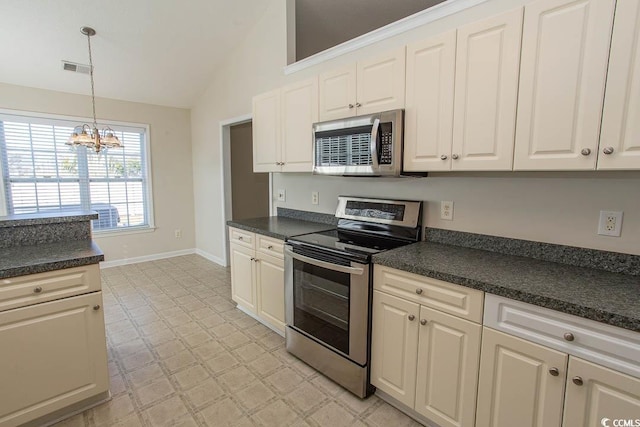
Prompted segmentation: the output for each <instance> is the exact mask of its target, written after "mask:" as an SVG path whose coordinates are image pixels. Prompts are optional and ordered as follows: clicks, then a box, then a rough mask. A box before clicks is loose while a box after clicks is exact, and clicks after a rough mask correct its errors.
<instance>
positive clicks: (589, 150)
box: [580, 148, 591, 156]
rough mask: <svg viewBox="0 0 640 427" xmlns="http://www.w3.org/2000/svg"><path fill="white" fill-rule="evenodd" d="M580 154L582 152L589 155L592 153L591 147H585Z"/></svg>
mask: <svg viewBox="0 0 640 427" xmlns="http://www.w3.org/2000/svg"><path fill="white" fill-rule="evenodd" d="M580 154H582V155H583V156H588V155H589V154H591V148H583V149H582V150H581V151H580Z"/></svg>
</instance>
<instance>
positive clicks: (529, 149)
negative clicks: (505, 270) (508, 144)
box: [514, 0, 615, 170]
mask: <svg viewBox="0 0 640 427" xmlns="http://www.w3.org/2000/svg"><path fill="white" fill-rule="evenodd" d="M614 6H615V0H539V1H536V2H533V3H530V4H527V5H526V6H525V14H524V15H525V16H524V30H523V36H522V62H521V72H520V91H519V95H518V124H517V129H516V148H515V156H514V169H516V170H576V169H594V168H595V166H596V157H597V155H596V152H597V150H598V138H599V134H600V123H601V119H602V103H603V97H604V85H605V80H606V77H607V60H608V56H609V42H610V39H611V26H612V22H613V9H614ZM583 153H584V154H583Z"/></svg>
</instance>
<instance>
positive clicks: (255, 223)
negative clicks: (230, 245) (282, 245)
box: [227, 216, 336, 240]
mask: <svg viewBox="0 0 640 427" xmlns="http://www.w3.org/2000/svg"><path fill="white" fill-rule="evenodd" d="M227 225H228V226H229V227H235V228H239V229H242V230H246V231H251V232H253V233H259V234H263V235H265V236H269V237H273V238H276V239H282V240H285V239H287V238H288V237H293V236H299V235H301V234H308V233H317V232H319V231H325V230H333V229H334V228H336V227H335V225H331V224H323V223H319V222H311V221H303V220H300V219H294V218H287V217H282V216H267V217H262V218H250V219H240V220H231V221H227Z"/></svg>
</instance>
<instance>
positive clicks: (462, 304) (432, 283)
mask: <svg viewBox="0 0 640 427" xmlns="http://www.w3.org/2000/svg"><path fill="white" fill-rule="evenodd" d="M373 287H374V289H377V290H379V291H383V292H386V293H388V294H391V295H395V296H398V297H400V298H404V299H408V300H410V301H414V302H417V303H418V304H421V305H424V306H426V307H431V308H435V309H437V310H440V311H443V312H445V313H449V314H453V315H454V316H458V317H462V318H463V319H467V320H471V321H473V322H476V323H481V322H482V303H483V296H484V292H482V291H478V290H476V289H470V288H467V287H464V286H460V285H455V284H453V283H449V282H443V281H442V280H437V279H432V278H429V277H425V276H420V275H417V274H413V273H408V272H406V271H401V270H396V269H393V268H389V267H384V266H381V265H375V266H374V273H373Z"/></svg>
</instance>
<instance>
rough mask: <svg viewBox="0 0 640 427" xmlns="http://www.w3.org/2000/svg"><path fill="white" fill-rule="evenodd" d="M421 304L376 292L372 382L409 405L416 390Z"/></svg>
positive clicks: (374, 294) (374, 295) (412, 402)
mask: <svg viewBox="0 0 640 427" xmlns="http://www.w3.org/2000/svg"><path fill="white" fill-rule="evenodd" d="M419 315H420V306H419V305H418V304H415V303H412V302H408V301H406V300H403V299H400V298H396V297H392V296H391V295H387V294H385V293H382V292H379V291H373V322H372V336H371V384H373V385H375V386H376V387H378V388H379V389H380V390H381V391H383V392H385V393H387V394H388V395H389V396H391V397H393V398H394V399H397V400H398V401H400V402H402V403H404V404H405V405H407V406H409V407H413V405H414V400H415V390H416V358H417V356H418V325H419V323H418V316H419Z"/></svg>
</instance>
